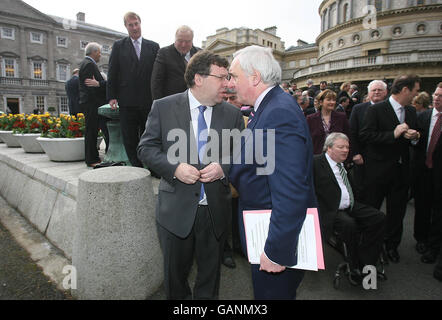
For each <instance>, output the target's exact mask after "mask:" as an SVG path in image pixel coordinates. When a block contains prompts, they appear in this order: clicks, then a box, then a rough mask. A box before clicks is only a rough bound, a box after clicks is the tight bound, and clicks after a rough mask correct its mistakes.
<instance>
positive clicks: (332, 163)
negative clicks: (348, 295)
mask: <svg viewBox="0 0 442 320" xmlns="http://www.w3.org/2000/svg"><path fill="white" fill-rule="evenodd" d="M348 152H349V139H348V137H347V136H346V135H345V134H343V133H339V132H333V133H331V134H330V135H329V136H328V137H327V139H326V140H325V144H324V153H323V154H320V155H316V156H315V158H314V165H313V173H314V181H315V193H316V197H317V199H318V203H319V215H320V221H321V230H322V232H323V236H324V238H325V239H329V238H330V236H331V235H332V234H333V231H336V232H338V233H339V234H340V237H341V238H342V239H343V240H344V242H345V243H346V244H347V248H348V254H349V256H350V264H351V268H352V272H353V275H354V276H355V277H353V278H354V279H355V280H359V281H360V280H362V278H361V276H360V275H361V272H360V271H361V270H363V268H364V266H365V265H373V266H375V265H376V263H377V261H378V258H379V255H380V253H381V251H382V243H383V239H384V233H385V216H384V214H383V213H382V212H381V211H379V210H377V209H375V208H373V207H370V206H367V205H364V204H362V203H359V202H357V201H355V200H354V196H353V190H352V187H351V184H350V181H349V177H348V176H347V172H346V170H345V168H344V165H343V162H344V161H345V159H347V156H348Z"/></svg>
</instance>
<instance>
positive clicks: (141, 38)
mask: <svg viewBox="0 0 442 320" xmlns="http://www.w3.org/2000/svg"><path fill="white" fill-rule="evenodd" d="M130 40H131V41H132V45H133V46H134V49H135V42H138V44H139V46H140V57H141V47H142V46H141V44H142V43H143V37H139V38H138V39H135V40H134V39H132V38H130ZM135 52H137V50H136V49H135Z"/></svg>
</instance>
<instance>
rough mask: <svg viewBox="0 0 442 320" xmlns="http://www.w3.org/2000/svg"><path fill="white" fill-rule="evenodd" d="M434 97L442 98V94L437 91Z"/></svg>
mask: <svg viewBox="0 0 442 320" xmlns="http://www.w3.org/2000/svg"><path fill="white" fill-rule="evenodd" d="M433 97H434V99H437V98H442V94H437V93H435V94H433Z"/></svg>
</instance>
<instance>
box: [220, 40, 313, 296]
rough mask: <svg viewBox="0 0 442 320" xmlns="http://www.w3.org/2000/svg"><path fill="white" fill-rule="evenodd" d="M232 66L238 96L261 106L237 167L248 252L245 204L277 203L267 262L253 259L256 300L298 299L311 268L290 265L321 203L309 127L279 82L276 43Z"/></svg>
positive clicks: (238, 56) (249, 51)
mask: <svg viewBox="0 0 442 320" xmlns="http://www.w3.org/2000/svg"><path fill="white" fill-rule="evenodd" d="M229 71H230V75H231V80H230V83H229V86H230V87H231V88H234V89H235V90H236V92H237V96H238V100H239V101H240V102H241V103H242V104H246V105H251V106H254V110H253V114H251V115H250V118H249V124H248V126H247V129H246V131H247V133H248V134H245V135H244V136H245V138H244V139H243V143H242V146H241V150H240V151H241V152H240V153H238V154H236V155H235V154H234V157H233V164H232V168H231V171H230V179H231V182H232V184H233V185H234V187H235V188H236V189H237V190H238V193H239V210H240V211H239V213H240V214H239V226H240V237H241V243H242V247H243V250H244V252H246V239H245V234H244V223H243V218H242V217H243V214H242V213H243V211H244V210H264V209H271V210H272V214H271V219H270V225H269V232H268V237H267V240H266V243H265V246H264V253H262V254H261V258H260V265H252V280H253V287H254V295H255V299H263V300H266V299H294V298H296V290H297V288H298V286H299V284H300V283H301V281H302V278H303V276H304V271H302V270H298V269H289V268H286V267H287V266H294V265H296V264H297V255H296V252H297V245H298V237H299V232H300V230H301V228H302V224H303V222H304V219H305V216H306V211H307V208H311V207H315V203H316V200H315V195H314V187H313V177H312V173H313V172H312V170H313V169H312V166H313V156H312V155H313V147H312V142H311V138H310V133H309V129H308V126H307V122H306V120H305V117H304V114H303V113H302V111H301V108H299V106H298V104H297V102H296V100H295V99H293V97H291V96H290V95H288V94H286V93H285V92H284V91H283V90H282V89H281V88H280V87H279V83H280V82H281V67H280V66H279V64H278V62H277V61H276V60H275V58H274V57H273V54H272V50H271V49H269V48H263V47H259V46H250V47H246V48H244V49H242V50H240V51H238V52H236V53H235V54H234V60H233V62H232V65H231V67H230V70H229ZM250 146H252V148H250ZM253 146H254V148H253ZM252 153H253V154H252Z"/></svg>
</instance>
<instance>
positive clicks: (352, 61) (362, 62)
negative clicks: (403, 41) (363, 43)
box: [294, 51, 442, 79]
mask: <svg viewBox="0 0 442 320" xmlns="http://www.w3.org/2000/svg"><path fill="white" fill-rule="evenodd" d="M434 61H439V62H442V52H438V51H430V52H421V53H411V54H403V53H401V54H386V55H378V56H367V57H353V58H349V59H343V60H335V61H330V62H325V63H320V64H317V65H314V66H311V67H307V68H303V69H300V70H298V71H297V72H296V73H295V74H294V78H295V79H296V78H300V77H303V76H306V75H312V74H315V73H320V72H328V71H335V70H342V69H351V68H360V67H372V66H384V65H392V64H401V63H417V62H419V63H422V62H434Z"/></svg>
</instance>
